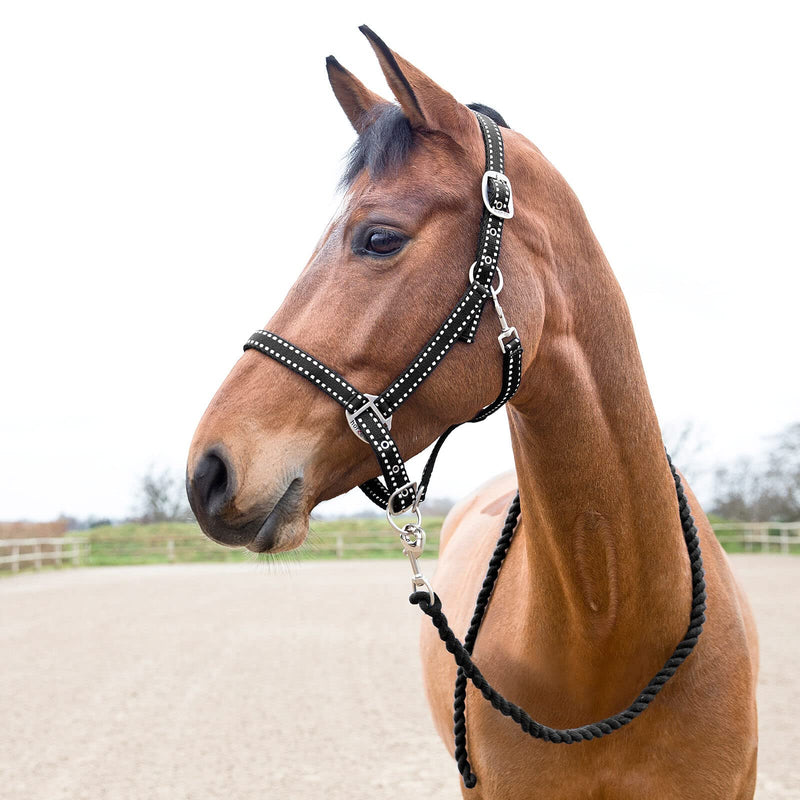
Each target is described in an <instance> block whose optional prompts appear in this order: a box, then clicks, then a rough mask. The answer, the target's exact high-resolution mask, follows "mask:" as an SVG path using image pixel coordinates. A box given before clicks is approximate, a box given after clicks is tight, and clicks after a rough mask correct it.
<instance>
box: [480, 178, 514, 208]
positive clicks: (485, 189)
mask: <svg viewBox="0 0 800 800" xmlns="http://www.w3.org/2000/svg"><path fill="white" fill-rule="evenodd" d="M489 181H497V182H498V183H501V184H502V185H503V187H504V188H505V189H506V191H507V192H508V207H507V208H506V205H505V203H504V202H503V201H502V200H501V199H500V198H499V197H498V196H497V192H495V197H494V200H492V201H490V200H489ZM481 197H483V204H484V205H485V206H486V210H487V211H488V212H489V213H490V214H491V215H492V216H495V217H500V219H511V217H513V216H514V195H513V194H512V193H511V181H510V180H509V179H508V175H506V174H505V173H504V172H495V170H493V169H487V170H486V172H484V173H483V178H482V179H481Z"/></svg>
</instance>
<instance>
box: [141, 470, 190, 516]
mask: <svg viewBox="0 0 800 800" xmlns="http://www.w3.org/2000/svg"><path fill="white" fill-rule="evenodd" d="M137 519H138V521H139V522H175V521H181V522H184V521H187V520H190V519H192V513H191V511H190V510H189V505H188V503H187V502H186V490H185V489H184V486H183V481H182V480H181V479H180V478H178V477H177V476H176V475H174V474H173V473H172V472H171V471H170V470H168V469H163V470H161V471H158V470H156V469H155V468H154V467H152V466H151V467H150V469H149V470H148V471H147V473H146V474H145V475H144V476H143V477H142V479H141V481H140V483H139V491H138V497H137Z"/></svg>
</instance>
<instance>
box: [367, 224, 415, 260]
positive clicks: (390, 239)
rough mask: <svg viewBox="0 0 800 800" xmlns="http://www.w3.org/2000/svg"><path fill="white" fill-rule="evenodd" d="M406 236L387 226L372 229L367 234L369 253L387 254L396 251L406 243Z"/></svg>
mask: <svg viewBox="0 0 800 800" xmlns="http://www.w3.org/2000/svg"><path fill="white" fill-rule="evenodd" d="M405 243H406V238H405V236H403V235H402V234H399V233H398V232H397V231H391V230H388V229H387V228H378V229H377V230H374V231H371V232H370V233H369V234H368V236H367V241H366V247H365V248H364V249H365V250H366V251H367V252H368V253H375V254H376V255H380V256H387V255H390V254H391V253H396V252H397V251H398V250H399V249H400V248H401V247H402V246H403V245H404V244H405Z"/></svg>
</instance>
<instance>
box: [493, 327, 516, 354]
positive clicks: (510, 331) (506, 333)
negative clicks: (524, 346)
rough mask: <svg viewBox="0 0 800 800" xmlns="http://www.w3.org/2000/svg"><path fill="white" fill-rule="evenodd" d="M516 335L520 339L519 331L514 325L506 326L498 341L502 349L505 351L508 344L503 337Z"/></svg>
mask: <svg viewBox="0 0 800 800" xmlns="http://www.w3.org/2000/svg"><path fill="white" fill-rule="evenodd" d="M512 335H513V336H514V338H515V339H519V334H518V333H517V329H516V328H514V327H513V326H512V327H511V328H506V329H505V330H504V331H503V332H502V333H501V334H500V335H499V336H498V337H497V341H498V342H499V343H500V350H501V351H502V352H504V353H505V351H506V345H505V342H504V341H503V339H508V338H509V336H512Z"/></svg>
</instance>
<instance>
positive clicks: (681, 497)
mask: <svg viewBox="0 0 800 800" xmlns="http://www.w3.org/2000/svg"><path fill="white" fill-rule="evenodd" d="M667 462H668V463H669V468H670V471H671V472H672V478H673V480H674V482H675V492H676V494H677V496H678V509H679V513H680V518H681V527H682V529H683V538H684V540H685V542H686V549H687V551H688V553H689V564H690V568H691V572H692V607H691V611H690V614H689V627H688V628H687V630H686V635H685V636H684V637H683V639H682V640H681V642H680V643H679V644H678V646H677V647H676V648H675V650H674V652H673V653H672V655H671V656H670V657H669V658H668V659H667V661H666V663H665V664H664V666H663V667H662V668H661V670H660V671H659V672H658V673H657V674H656V675H655V677H654V678H653V679H652V680H651V681H650V683H648V684H647V686H646V687H645V688H644V689H642V691H641V692H640V693H639V695H638V696H637V698H636V699H635V700H634V701H633V703H631V704H630V705H629V706H628V707H627V708H626V709H625V710H623V711H620V712H619V713H617V714H614V715H613V716H611V717H608V718H606V719H604V720H600V721H599V722H594V723H592V724H589V725H584V726H582V727H580V728H561V729H559V728H550V727H548V726H547V725H543V724H542V723H541V722H536V720H534V719H532V718H531V717H530V715H529V714H528V713H527V712H526V711H524V710H523V709H522V708H520V707H519V706H518V705H516V704H514V703H512V702H511V701H510V700H506V698H505V697H503V696H502V695H501V694H500V693H499V692H498V691H497V690H496V689H494V687H492V685H491V684H490V683H489V682H488V681H487V680H486V678H485V677H484V676H483V674H482V673H481V671H480V670H479V669H478V667H477V665H476V664H475V662H474V661H473V660H472V658H471V656H472V651H473V649H474V647H475V641H476V639H477V638H478V632H479V630H480V627H481V623H482V622H483V618H484V616H485V614H486V609H487V608H488V606H489V602H490V600H491V597H492V592H493V591H494V586H495V583H496V582H497V577H498V575H499V574H500V568H501V567H502V565H503V561H504V560H505V557H506V554H507V553H508V548H509V547H510V546H511V541H512V539H513V537H514V531H515V529H516V526H517V522H518V520H519V513H520V504H519V492H518V493H517V495H516V497H515V498H514V500H513V501H512V503H511V506H510V507H509V509H508V515H507V516H506V521H505V524H504V525H503V531H502V533H501V534H500V538H499V539H498V540H497V545H496V547H495V550H494V553H493V554H492V557H491V559H490V561H489V568H488V570H487V572H486V577H485V578H484V581H483V586H482V587H481V590H480V592H479V593H478V598H477V601H476V603H475V611H474V613H473V615H472V620H471V622H470V625H469V629H468V630H467V635H466V636H465V637H464V642H463V644H462V643H461V642H460V641H459V640H458V639H457V638H456V635H455V634H454V633H453V631H452V630H451V628H450V626H449V625H448V623H447V618H446V617H445V615H444V614H443V613H442V601H441V600H440V598H439V596H438V595H436V594H434V599H433V602H432V603H431V602H430V594H429V592H427V591H424V592H423V591H418V592H414V593H413V594H412V595H411V596H410V597H409V601H410V602H411V603H412V604H414V605H418V606H419V607H420V608H421V609H422V611H423V612H424V613H425V614H427V615H428V616H429V617H430V618H431V621H432V622H433V625H434V627H435V628H436V629H437V630H438V631H439V638H441V640H442V641H443V642H444V643H445V647H446V648H447V650H448V651H449V652H450V653H452V654H453V658H454V659H455V662H456V664H457V665H458V673H457V675H456V684H455V694H454V700H453V709H454V713H453V721H454V728H453V731H454V734H455V759H456V764H457V766H458V771H459V772H460V773H461V778H462V780H463V781H464V786H466V787H467V788H468V789H472V788H473V787H474V786H475V785H476V784H477V782H478V779H477V776H476V775H475V773H474V772H473V771H472V767H471V766H470V763H469V757H468V754H467V735H466V732H467V731H466V718H465V712H466V694H467V680H470V681H472V683H473V685H474V686H475V688H476V689H478V690H479V691H480V692H481V694H482V695H483V696H484V698H486V699H487V700H488V701H489V702H490V703H491V704H492V706H494V708H496V709H497V710H498V711H499V712H500V713H501V714H502V715H503V716H506V717H510V718H511V719H513V720H514V722H516V723H517V725H519V727H520V728H521V729H522V730H523V731H524V732H525V733H527V734H528V735H529V736H532V737H533V738H535V739H542V740H544V741H546V742H553V743H555V744H573V743H575V742H582V741H589V740H590V739H599V738H601V737H603V736H607V735H608V734H610V733H613V732H614V731H616V730H619V729H620V728H622V727H623V726H625V725H627V724H628V723H629V722H631V721H633V720H634V719H636V717H638V716H639V715H640V714H641V713H642V712H643V711H644V710H645V709H646V708H647V707H648V706H649V705H650V703H651V702H652V701H653V699H654V698H655V696H656V695H657V694H658V693H659V692H660V691H661V689H662V688H663V687H664V684H665V683H666V682H667V681H668V680H669V679H670V678H671V677H672V676H673V675H674V674H675V672H676V671H677V669H678V667H680V665H681V664H683V662H684V661H685V660H686V659H687V658H688V657H689V654H690V653H691V652H692V650H693V649H694V646H695V645H696V644H697V640H698V638H699V636H700V633H701V631H702V630H703V623H704V622H705V619H706V618H705V610H706V583H705V578H704V574H705V573H704V572H703V558H702V555H701V552H700V540H699V538H698V535H697V528H696V526H695V524H694V519H693V517H692V512H691V509H690V508H689V502H688V500H687V499H686V495H685V493H684V491H683V484H682V483H681V479H680V476H679V475H678V473H677V471H676V469H675V467H674V465H673V463H672V459H671V458H670V456H669V453H667Z"/></svg>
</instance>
